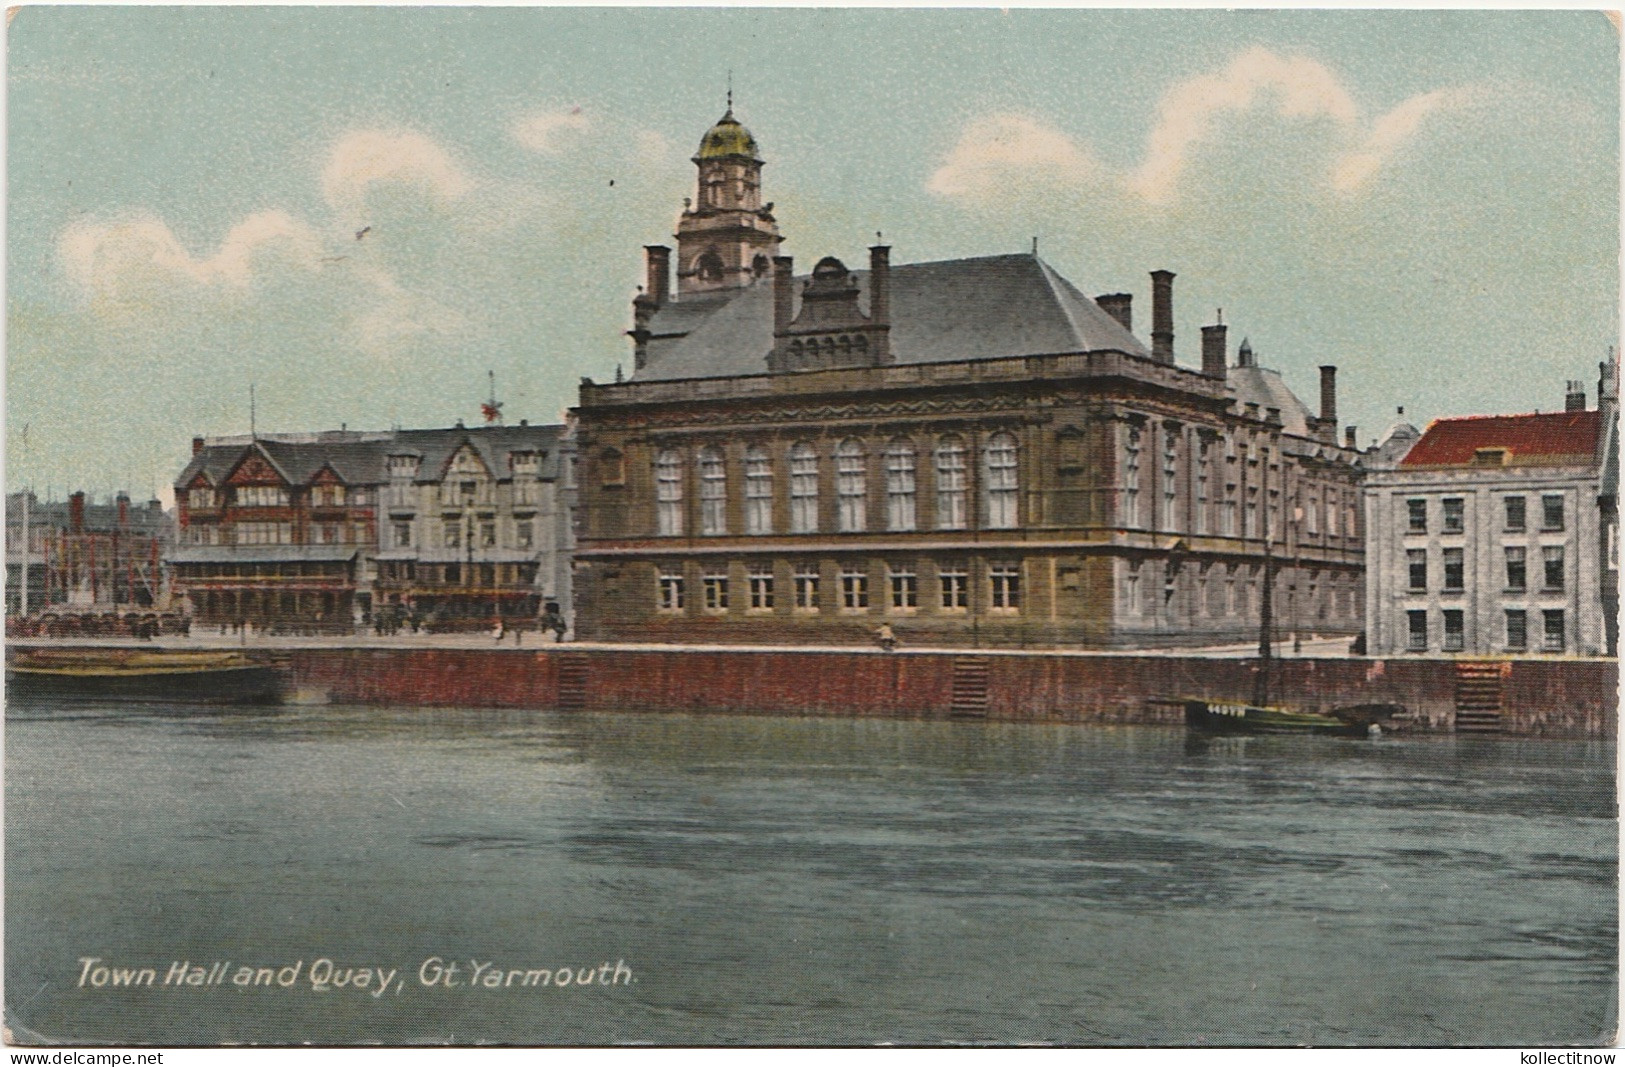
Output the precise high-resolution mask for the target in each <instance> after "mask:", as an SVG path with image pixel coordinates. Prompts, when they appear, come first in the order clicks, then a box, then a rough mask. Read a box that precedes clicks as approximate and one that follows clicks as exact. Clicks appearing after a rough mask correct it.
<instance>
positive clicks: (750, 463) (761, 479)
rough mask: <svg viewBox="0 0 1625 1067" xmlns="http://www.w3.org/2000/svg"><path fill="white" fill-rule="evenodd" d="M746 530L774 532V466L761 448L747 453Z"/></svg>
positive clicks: (762, 532) (750, 531)
mask: <svg viewBox="0 0 1625 1067" xmlns="http://www.w3.org/2000/svg"><path fill="white" fill-rule="evenodd" d="M745 532H746V533H748V534H770V533H772V532H773V466H772V462H771V461H770V460H769V459H768V458H767V453H766V452H764V451H762V450H761V449H759V448H753V449H751V450H750V451H749V452H746V453H745Z"/></svg>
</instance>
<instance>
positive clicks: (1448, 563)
mask: <svg viewBox="0 0 1625 1067" xmlns="http://www.w3.org/2000/svg"><path fill="white" fill-rule="evenodd" d="M1463 556H1464V551H1463V550H1462V549H1459V548H1447V549H1445V550H1444V591H1445V592H1447V593H1459V592H1461V591H1462V590H1463V589H1464V588H1465V587H1466V566H1465V563H1464V561H1463Z"/></svg>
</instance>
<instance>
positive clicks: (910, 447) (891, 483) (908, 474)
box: [886, 437, 914, 530]
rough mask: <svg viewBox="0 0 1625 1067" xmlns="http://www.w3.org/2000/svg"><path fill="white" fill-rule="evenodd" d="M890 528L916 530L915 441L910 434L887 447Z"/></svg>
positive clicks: (887, 507)
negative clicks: (910, 437) (911, 439)
mask: <svg viewBox="0 0 1625 1067" xmlns="http://www.w3.org/2000/svg"><path fill="white" fill-rule="evenodd" d="M886 529H888V530H912V529H914V442H912V441H910V440H909V439H908V438H906V437H899V438H897V439H896V440H894V441H892V443H891V444H889V445H887V446H886Z"/></svg>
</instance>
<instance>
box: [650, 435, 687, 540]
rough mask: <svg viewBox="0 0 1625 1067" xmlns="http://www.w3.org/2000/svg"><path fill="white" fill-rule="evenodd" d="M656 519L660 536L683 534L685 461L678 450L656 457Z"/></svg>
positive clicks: (662, 453) (679, 535) (678, 535)
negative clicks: (683, 461)
mask: <svg viewBox="0 0 1625 1067" xmlns="http://www.w3.org/2000/svg"><path fill="white" fill-rule="evenodd" d="M655 521H656V529H657V530H658V531H659V533H660V536H662V537H681V536H682V535H683V463H682V458H681V457H680V456H678V454H677V453H676V452H671V451H666V452H661V453H660V454H659V455H658V456H656V457H655Z"/></svg>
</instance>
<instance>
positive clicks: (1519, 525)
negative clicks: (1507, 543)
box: [1503, 496, 1527, 533]
mask: <svg viewBox="0 0 1625 1067" xmlns="http://www.w3.org/2000/svg"><path fill="white" fill-rule="evenodd" d="M1503 503H1504V505H1505V507H1506V515H1507V529H1508V530H1509V531H1512V532H1514V533H1516V532H1520V531H1522V530H1523V528H1524V523H1525V522H1526V521H1527V519H1526V517H1525V513H1524V500H1523V497H1521V496H1509V497H1507V498H1506V499H1505V500H1504V501H1503Z"/></svg>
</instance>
